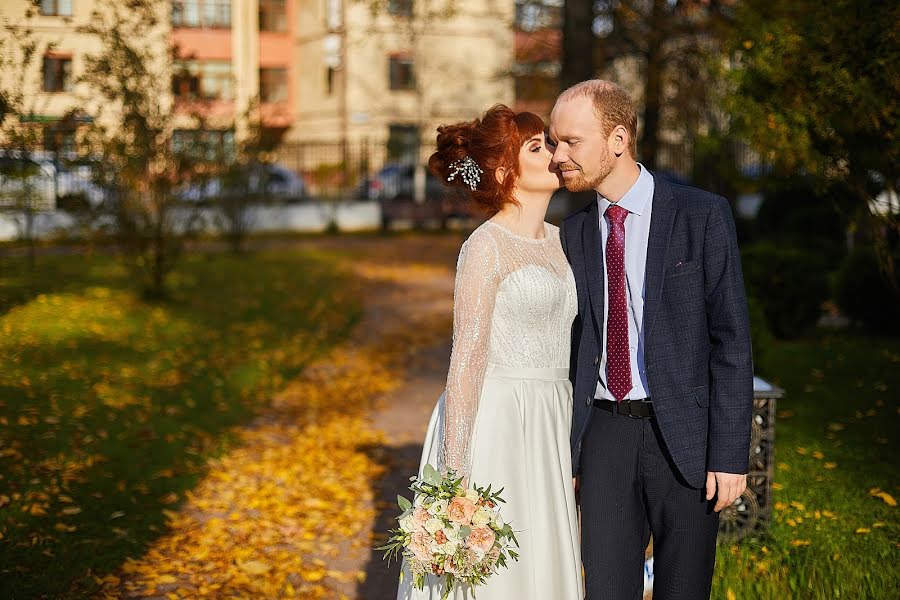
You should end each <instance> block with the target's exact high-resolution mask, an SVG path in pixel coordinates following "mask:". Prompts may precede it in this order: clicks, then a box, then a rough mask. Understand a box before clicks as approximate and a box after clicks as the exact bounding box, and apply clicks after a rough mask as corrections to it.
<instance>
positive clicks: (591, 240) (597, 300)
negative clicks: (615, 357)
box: [581, 201, 606, 330]
mask: <svg viewBox="0 0 900 600" xmlns="http://www.w3.org/2000/svg"><path fill="white" fill-rule="evenodd" d="M599 213H600V208H599V207H598V206H597V202H596V201H595V202H593V204H592V205H591V207H590V208H589V209H588V211H587V215H586V216H585V222H584V224H583V227H584V235H583V236H582V238H581V239H582V241H583V243H584V248H583V252H584V268H585V271H587V282H588V296H589V299H590V302H591V306H592V307H593V312H594V322H595V323H596V324H597V328H598V330H599V329H600V328H601V327H602V325H603V297H604V295H605V290H604V285H603V284H604V280H605V278H606V275H605V274H604V272H603V257H602V252H603V241H602V239H601V236H600V214H599Z"/></svg>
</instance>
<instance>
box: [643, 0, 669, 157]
mask: <svg viewBox="0 0 900 600" xmlns="http://www.w3.org/2000/svg"><path fill="white" fill-rule="evenodd" d="M664 4H665V0H654V2H653V13H652V15H651V17H650V31H651V32H653V33H651V37H650V39H649V40H648V41H647V55H646V59H647V65H646V74H645V77H644V123H643V125H644V131H643V134H642V135H641V145H640V160H641V162H642V163H643V164H644V166H646V167H647V168H648V169H655V168H656V167H657V164H656V155H657V149H658V147H659V117H660V114H659V113H660V108H661V106H660V105H661V102H662V79H663V68H664V64H663V50H662V38H661V36H660V32H662V31H663V30H664V23H663V21H664V20H665V19H666V14H665V6H664Z"/></svg>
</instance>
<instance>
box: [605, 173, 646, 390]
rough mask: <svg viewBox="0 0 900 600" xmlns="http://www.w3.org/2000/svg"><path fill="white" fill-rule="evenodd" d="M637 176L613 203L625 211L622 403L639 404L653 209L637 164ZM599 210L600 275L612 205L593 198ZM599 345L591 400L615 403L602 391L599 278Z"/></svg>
mask: <svg viewBox="0 0 900 600" xmlns="http://www.w3.org/2000/svg"><path fill="white" fill-rule="evenodd" d="M638 166H639V167H640V169H641V174H640V175H639V176H638V178H637V181H635V182H634V185H632V186H631V188H630V189H629V190H628V191H627V192H626V193H625V195H624V196H622V198H621V200H619V201H618V202H617V204H618V205H619V206H621V207H622V208H624V209H626V210H627V211H628V216H627V217H625V279H626V286H625V290H626V292H625V294H626V300H627V302H628V351H629V354H630V355H631V385H632V387H631V391H630V392H628V394H626V395H625V399H629V400H641V399H644V398H649V397H650V386H649V385H648V384H647V368H646V365H645V363H644V274H645V272H646V270H647V243H648V241H649V239H650V213H651V211H652V209H653V187H654V186H653V175H651V174H650V172H649V171H648V170H647V169H645V168H644V166H643V165H641V164H640V163H638ZM597 204H598V205H599V207H600V234H601V239H602V244H603V252H602V253H601V254H602V257H603V272H604V273H607V272H608V271H607V269H606V240H607V238H608V237H609V221H608V220H607V219H606V209H607V208H609V206H610V204H612V203H611V202H610V201H609V200H607V199H606V198H604V197H603V196H601V195H600V194H597ZM603 289H604V294H603V323H604V326H603V343H602V346H601V354H600V372H599V383H598V384H597V391H596V392H595V394H594V397H595V398H599V399H602V400H615V396H613V395H612V392H610V391H609V390H608V389H606V323H607V322H608V317H609V284H608V283H607V277H604V278H603Z"/></svg>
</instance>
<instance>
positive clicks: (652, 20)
mask: <svg viewBox="0 0 900 600" xmlns="http://www.w3.org/2000/svg"><path fill="white" fill-rule="evenodd" d="M579 1H581V0H579ZM593 4H594V9H595V11H596V13H595V14H596V16H595V19H594V33H595V34H596V35H597V38H598V41H597V44H596V47H597V50H595V51H596V52H597V53H598V57H600V61H601V62H605V61H608V60H613V59H619V58H626V59H628V58H630V59H637V64H638V66H639V69H640V76H641V101H642V103H643V115H642V117H643V118H642V119H641V121H642V126H641V137H640V140H639V154H640V159H641V162H642V163H644V164H646V165H647V166H648V167H650V168H656V167H657V166H658V165H657V162H658V155H659V149H660V147H661V138H662V132H663V131H664V130H666V129H668V130H672V131H676V132H677V133H679V134H680V135H681V136H683V137H686V138H687V139H688V140H690V139H691V138H692V137H693V136H694V134H695V133H696V132H697V131H698V129H699V128H700V127H701V126H702V125H704V124H708V123H710V122H713V121H715V114H714V111H713V110H712V108H713V107H712V99H713V98H714V96H715V93H716V92H717V90H718V82H719V77H720V73H721V63H722V56H723V54H724V50H723V40H724V39H725V37H726V35H727V33H728V32H729V31H730V27H731V24H732V20H733V13H734V5H735V4H736V0H597V1H596V2H594V3H593ZM601 62H598V64H601Z"/></svg>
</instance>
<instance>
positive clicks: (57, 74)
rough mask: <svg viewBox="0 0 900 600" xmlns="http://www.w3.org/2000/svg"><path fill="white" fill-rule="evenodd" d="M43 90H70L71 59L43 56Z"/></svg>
mask: <svg viewBox="0 0 900 600" xmlns="http://www.w3.org/2000/svg"><path fill="white" fill-rule="evenodd" d="M44 91H45V92H71V91H72V59H71V58H63V57H57V56H45V57H44Z"/></svg>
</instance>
